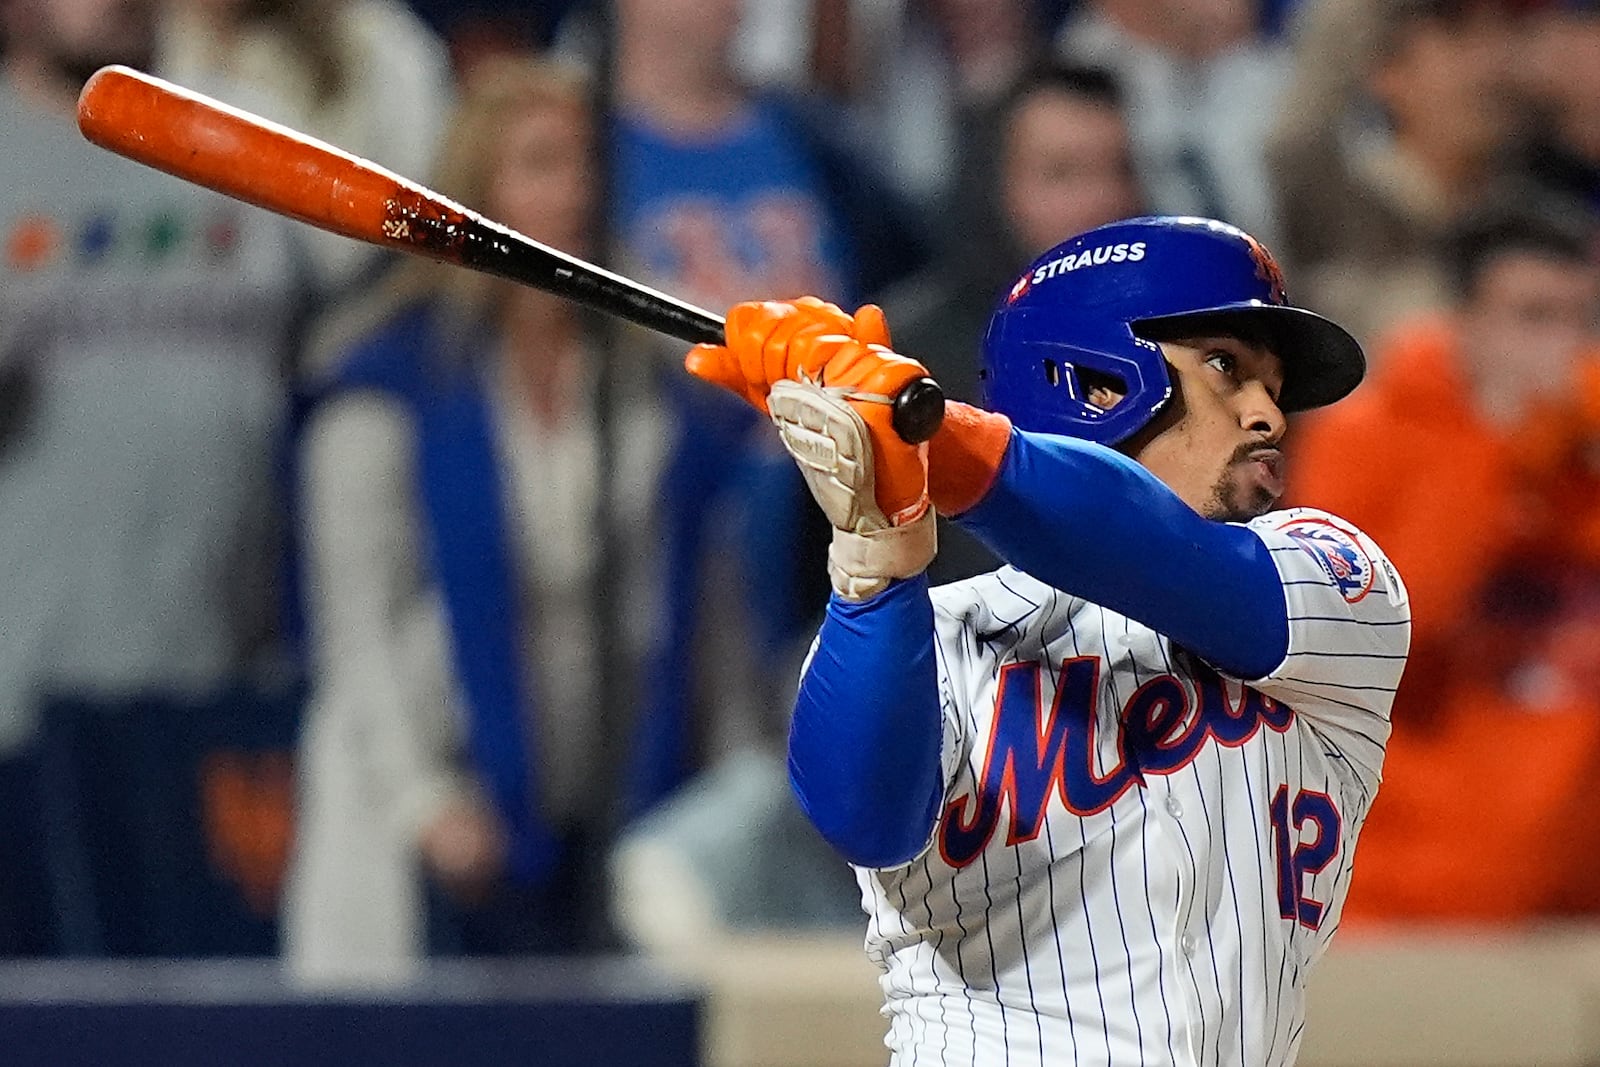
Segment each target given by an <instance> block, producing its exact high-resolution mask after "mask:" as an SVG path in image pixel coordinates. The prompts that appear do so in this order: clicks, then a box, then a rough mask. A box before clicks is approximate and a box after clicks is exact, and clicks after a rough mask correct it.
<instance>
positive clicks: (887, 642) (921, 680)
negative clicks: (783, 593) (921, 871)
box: [789, 575, 942, 867]
mask: <svg viewBox="0 0 1600 1067" xmlns="http://www.w3.org/2000/svg"><path fill="white" fill-rule="evenodd" d="M940 738H941V727H940V711H939V683H938V673H937V668H936V666H935V663H934V653H933V606H932V604H931V603H930V602H929V600H928V579H927V577H926V576H925V575H924V576H920V577H917V578H913V579H910V580H908V581H902V582H896V583H894V584H893V585H891V586H890V587H889V588H888V589H886V590H885V591H884V592H882V593H880V594H878V595H877V596H875V597H872V598H871V599H869V600H865V601H859V602H849V601H845V600H842V599H840V598H839V597H837V596H836V597H834V599H833V600H832V601H831V602H830V603H829V605H828V614H827V618H826V620H825V621H824V622H823V624H822V634H821V637H820V639H819V641H818V645H817V650H816V652H815V654H814V655H813V656H812V658H811V662H810V664H809V665H808V666H807V668H806V673H805V677H804V678H803V679H802V680H801V682H800V693H799V696H798V697H797V699H796V701H795V713H794V721H793V723H792V725H791V727H790V732H789V780H790V782H791V784H792V785H793V787H794V791H795V795H796V797H798V798H799V801H800V806H801V808H802V809H804V811H805V812H806V814H807V816H808V817H810V819H811V821H812V823H813V824H814V825H815V826H816V827H817V829H818V830H819V831H820V832H821V834H822V836H823V837H824V838H825V839H826V840H827V841H828V842H829V843H830V844H831V845H833V846H834V848H836V849H838V850H839V852H840V853H842V854H843V855H844V856H845V858H846V859H848V860H849V861H850V862H851V863H854V864H857V865H859V866H863V867H892V866H895V865H897V864H901V863H905V862H907V861H908V860H911V859H912V858H914V857H915V856H916V855H917V853H919V852H920V851H922V848H923V846H924V845H925V844H926V843H927V840H928V835H929V834H930V833H931V832H932V829H933V824H934V820H935V818H936V817H937V814H938V805H939V798H940V795H941V792H942V790H941V785H942V783H941V781H940V772H939V767H940V762H939V746H940Z"/></svg>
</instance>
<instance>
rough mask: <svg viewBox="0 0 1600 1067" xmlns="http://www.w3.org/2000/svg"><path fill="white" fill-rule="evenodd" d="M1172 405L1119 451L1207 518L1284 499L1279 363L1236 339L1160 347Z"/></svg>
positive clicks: (1244, 513)
mask: <svg viewBox="0 0 1600 1067" xmlns="http://www.w3.org/2000/svg"><path fill="white" fill-rule="evenodd" d="M1161 351H1162V352H1163V353H1164V354H1165V355H1166V357H1167V364H1168V366H1169V367H1170V368H1171V372H1172V386H1173V395H1172V401H1171V403H1169V404H1168V405H1167V407H1166V409H1165V410H1164V411H1163V412H1162V413H1161V415H1160V416H1159V417H1158V418H1157V419H1156V420H1155V421H1154V422H1153V423H1151V424H1150V425H1149V426H1147V427H1145V429H1143V430H1142V431H1140V432H1139V433H1138V434H1137V435H1135V436H1134V437H1133V438H1132V439H1131V440H1130V441H1128V442H1127V443H1126V444H1125V445H1124V446H1123V450H1124V451H1125V452H1127V453H1128V455H1130V456H1132V457H1133V458H1134V459H1136V460H1138V461H1139V463H1140V464H1142V465H1143V466H1144V467H1145V468H1146V469H1147V470H1149V471H1150V473H1152V474H1154V475H1155V476H1156V477H1157V478H1160V479H1161V481H1162V482H1164V483H1165V484H1166V485H1167V487H1168V488H1170V489H1171V490H1172V491H1173V492H1175V493H1177V494H1178V496H1179V497H1181V498H1182V499H1183V501H1184V503H1186V504H1188V505H1189V506H1190V507H1192V508H1194V509H1195V510H1196V511H1198V512H1200V514H1202V515H1204V516H1206V517H1207V518H1211V519H1218V520H1222V521H1227V522H1235V521H1243V520H1245V519H1250V518H1254V517H1255V516H1257V515H1262V514H1265V513H1266V512H1268V511H1271V510H1272V506H1273V504H1274V503H1275V502H1276V501H1277V499H1278V497H1279V496H1281V495H1282V494H1283V454H1282V453H1281V452H1280V451H1279V450H1278V442H1279V441H1280V440H1282V438H1283V432H1284V428H1285V422H1284V417H1283V412H1282V411H1280V410H1279V409H1278V394H1279V393H1280V392H1281V391H1282V389H1283V364H1282V363H1281V361H1280V360H1279V359H1278V357H1277V356H1276V355H1274V354H1273V353H1272V352H1271V351H1270V350H1268V349H1267V348H1265V347H1263V346H1260V345H1256V344H1251V343H1249V342H1246V341H1243V340H1241V339H1239V338H1237V337H1226V336H1219V337H1189V338H1183V339H1181V340H1177V341H1163V342H1161Z"/></svg>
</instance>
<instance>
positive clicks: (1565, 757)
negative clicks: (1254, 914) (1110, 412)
mask: <svg viewBox="0 0 1600 1067" xmlns="http://www.w3.org/2000/svg"><path fill="white" fill-rule="evenodd" d="M1591 240H1592V230H1591V229H1590V228H1589V227H1587V226H1586V225H1584V224H1583V215H1582V212H1581V210H1580V209H1578V208H1576V207H1573V208H1570V209H1569V210H1568V211H1567V212H1565V213H1555V212H1553V211H1552V212H1546V211H1543V210H1542V209H1541V210H1537V211H1536V210H1534V209H1531V208H1518V209H1511V208H1504V209H1495V210H1493V211H1485V212H1484V213H1482V214H1478V215H1474V216H1471V217H1469V219H1468V220H1466V221H1465V222H1464V223H1462V224H1461V225H1460V226H1458V227H1457V228H1456V229H1454V230H1453V231H1452V234H1451V240H1450V243H1449V247H1450V249H1451V252H1450V254H1449V256H1448V259H1447V263H1448V267H1449V271H1450V273H1451V275H1452V276H1453V278H1454V281H1455V291H1456V294H1457V301H1456V303H1455V305H1454V307H1453V309H1452V310H1451V311H1450V312H1449V313H1448V314H1445V315H1439V316H1430V317H1425V318H1421V319H1413V320H1411V321H1409V322H1408V323H1406V324H1405V325H1403V326H1402V327H1401V328H1399V329H1398V330H1397V331H1396V332H1394V333H1393V334H1392V335H1390V336H1389V337H1388V338H1387V339H1386V340H1385V341H1384V342H1383V343H1382V344H1381V346H1380V349H1381V362H1380V364H1379V367H1378V370H1377V372H1376V374H1375V375H1374V376H1373V378H1372V380H1371V381H1370V382H1369V383H1368V384H1367V385H1366V386H1364V387H1363V388H1362V389H1361V391H1359V392H1357V393H1356V395H1355V396H1354V397H1353V398H1352V399H1350V400H1349V401H1347V402H1346V403H1345V404H1342V405H1340V406H1339V408H1338V409H1337V410H1333V411H1330V412H1328V413H1327V414H1325V415H1319V416H1318V417H1317V418H1316V419H1315V420H1311V419H1308V420H1307V421H1306V423H1305V425H1304V426H1303V427H1301V428H1300V429H1298V430H1297V431H1296V433H1295V434H1294V435H1293V436H1292V437H1291V442H1292V447H1293V450H1294V451H1293V460H1294V462H1295V464H1296V468H1295V488H1296V494H1297V497H1298V499H1299V500H1300V501H1302V502H1304V503H1307V504H1312V505H1315V506H1317V507H1325V508H1328V509H1329V510H1331V511H1333V512H1335V513H1336V514H1339V515H1343V516H1345V517H1347V518H1348V519H1349V520H1350V521H1351V522H1354V523H1356V524H1358V525H1360V526H1361V527H1362V528H1363V529H1365V530H1366V531H1368V532H1369V533H1370V534H1371V535H1372V536H1373V538H1374V539H1376V540H1377V541H1378V542H1379V543H1380V544H1381V545H1383V546H1384V548H1385V549H1386V550H1387V551H1388V553H1389V555H1390V557H1391V558H1392V559H1393V560H1394V563H1395V565H1396V566H1397V567H1398V568H1399V570H1400V573H1401V575H1402V577H1403V578H1404V579H1405V581H1406V583H1407V585H1408V587H1409V591H1410V595H1411V598H1412V603H1413V609H1414V620H1415V622H1414V630H1413V640H1412V649H1411V660H1410V663H1409V665H1408V666H1407V669H1406V676H1405V679H1404V681H1403V682H1402V684H1401V689H1400V693H1399V698H1398V700H1397V701H1396V704H1395V715H1394V735H1393V738H1392V739H1391V741H1390V745H1389V753H1388V758H1387V761H1386V764H1385V768H1384V785H1383V792H1382V795H1381V796H1380V797H1379V798H1378V801H1377V804H1376V807H1375V810H1374V812H1373V815H1372V818H1371V821H1370V823H1369V824H1368V826H1367V827H1366V830H1365V832H1364V833H1363V835H1362V842H1363V843H1362V861H1361V863H1360V864H1359V865H1358V866H1357V873H1356V883H1355V891H1354V892H1353V894H1352V895H1351V897H1350V902H1349V904H1348V906H1347V907H1346V910H1345V916H1346V918H1347V919H1350V918H1368V919H1371V918H1386V919H1473V920H1504V919H1513V918H1521V917H1526V916H1532V915H1537V914H1545V913H1549V912H1552V911H1561V910H1572V909H1582V910H1589V911H1596V910H1600V863H1597V860H1596V856H1600V849H1597V848H1596V847H1595V846H1596V843H1597V842H1596V840H1595V838H1594V836H1593V833H1592V831H1591V830H1589V829H1588V828H1587V826H1585V825H1578V824H1580V823H1583V822H1584V820H1576V821H1575V820H1574V819H1573V818H1572V813H1573V812H1574V811H1577V810H1581V809H1582V806H1583V805H1584V804H1586V803H1587V796H1588V793H1589V791H1590V788H1591V784H1590V782H1591V778H1592V769H1593V766H1594V764H1595V762H1596V761H1597V760H1600V695H1597V692H1596V689H1595V681H1596V679H1597V678H1600V464H1597V463H1596V458H1597V456H1600V452H1597V451H1596V446H1597V445H1600V420H1597V419H1595V417H1594V416H1595V403H1596V400H1597V399H1600V395H1597V394H1596V391H1595V390H1596V388H1597V383H1600V375H1597V373H1596V372H1597V371H1600V331H1597V315H1600V268H1597V267H1596V265H1595V263H1594V261H1593V259H1592V258H1591V257H1590V248H1591ZM1586 406H1587V409H1588V410H1587V412H1586V411H1585V408H1586Z"/></svg>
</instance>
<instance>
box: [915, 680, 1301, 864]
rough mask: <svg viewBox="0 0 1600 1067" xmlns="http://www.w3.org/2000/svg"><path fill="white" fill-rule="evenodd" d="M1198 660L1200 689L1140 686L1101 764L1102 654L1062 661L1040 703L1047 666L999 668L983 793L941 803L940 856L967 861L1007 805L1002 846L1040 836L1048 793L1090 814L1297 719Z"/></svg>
mask: <svg viewBox="0 0 1600 1067" xmlns="http://www.w3.org/2000/svg"><path fill="white" fill-rule="evenodd" d="M1191 662H1193V663H1194V670H1193V672H1192V674H1193V683H1194V693H1193V696H1191V695H1190V690H1189V687H1187V686H1185V685H1184V684H1183V682H1182V681H1180V680H1179V679H1178V678H1177V677H1176V676H1174V675H1171V674H1163V675H1159V676H1157V677H1155V678H1152V679H1150V680H1149V681H1147V682H1145V683H1144V684H1143V685H1141V686H1140V687H1139V688H1138V689H1137V690H1136V691H1135V692H1134V693H1133V695H1132V696H1131V697H1129V698H1128V702H1127V705H1126V706H1125V707H1124V708H1123V712H1122V716H1121V722H1122V728H1121V730H1120V732H1119V733H1118V736H1117V762H1116V765H1115V766H1113V767H1111V768H1109V769H1101V768H1099V767H1097V766H1096V762H1097V761H1096V760H1095V753H1096V751H1097V750H1098V748H1099V746H1098V744H1097V743H1096V740H1095V735H1096V730H1097V728H1098V726H1097V724H1098V722H1099V715H1098V713H1097V710H1096V709H1097V706H1098V703H1099V700H1100V659H1099V657H1097V656H1080V657H1078V658H1075V659H1069V660H1067V661H1066V662H1065V663H1063V664H1062V665H1061V672H1060V674H1059V675H1058V676H1057V677H1056V692H1055V699H1054V700H1053V701H1052V702H1051V704H1050V708H1049V712H1048V714H1046V711H1045V707H1044V691H1043V676H1042V673H1041V671H1042V668H1041V667H1040V665H1039V664H1038V663H1012V664H1008V665H1007V666H1005V667H1003V668H1001V671H1000V688H999V690H998V692H997V693H996V694H995V708H994V723H993V726H992V727H991V732H990V735H989V748H988V753H987V755H986V756H985V757H984V763H983V773H982V775H981V776H980V778H979V780H978V783H977V791H976V792H971V793H962V794H960V795H957V796H955V797H953V798H952V799H951V800H950V801H949V803H947V804H946V805H945V809H944V814H943V816H942V818H941V819H940V824H939V854H940V855H941V856H942V857H943V858H944V861H945V862H946V863H948V864H950V865H951V866H952V867H965V866H966V865H967V864H969V863H971V862H972V861H973V860H975V859H977V858H978V856H979V855H980V854H981V853H982V852H983V850H984V849H985V848H986V847H987V846H988V844H989V841H990V839H991V838H992V837H993V835H994V832H995V830H996V828H997V827H998V826H999V824H1000V813H1001V810H1002V809H1005V810H1007V811H1009V812H1010V815H1011V825H1010V826H1009V827H1008V828H1007V830H1006V844H1007V845H1017V844H1021V843H1023V842H1025V841H1031V840H1033V839H1034V838H1035V837H1037V836H1039V832H1040V830H1042V829H1043V827H1044V822H1045V817H1046V815H1047V814H1048V811H1049V807H1050V802H1051V800H1052V799H1055V798H1059V799H1060V801H1061V803H1062V805H1063V806H1065V808H1066V809H1067V810H1068V811H1069V812H1071V813H1072V814H1074V815H1079V816H1084V815H1093V814H1095V813H1097V812H1101V811H1104V810H1105V809H1106V808H1109V807H1110V806H1111V805H1112V804H1113V803H1114V802H1115V801H1116V800H1117V798H1118V797H1120V796H1122V794H1123V793H1125V792H1127V791H1128V790H1129V789H1131V788H1134V787H1135V786H1142V785H1143V784H1144V783H1145V779H1146V777H1147V776H1149V775H1152V774H1171V773H1173V772H1174V771H1176V770H1179V769H1180V768H1182V767H1186V766H1188V765H1189V763H1191V762H1192V761H1193V760H1194V758H1195V756H1197V755H1198V754H1199V753H1200V749H1201V748H1202V747H1203V746H1204V745H1205V744H1206V743H1207V742H1208V741H1212V740H1215V741H1216V743H1217V744H1219V745H1225V746H1228V747H1231V748H1237V747H1239V746H1240V745H1243V744H1244V743H1245V742H1247V741H1249V740H1250V739H1251V738H1252V737H1254V736H1255V735H1256V733H1257V732H1258V731H1259V730H1260V729H1261V727H1262V726H1265V727H1267V728H1268V729H1269V730H1274V731H1277V732H1278V733H1283V732H1284V731H1286V730H1288V729H1289V724H1290V723H1291V722H1293V721H1294V712H1293V711H1292V710H1291V709H1290V708H1289V706H1288V705H1287V704H1281V703H1279V702H1278V701H1276V700H1273V699H1271V698H1270V697H1267V696H1264V695H1262V694H1261V693H1258V692H1256V691H1255V690H1254V689H1251V688H1249V687H1248V686H1245V687H1242V689H1241V691H1240V694H1239V700H1238V702H1237V703H1235V702H1234V701H1233V700H1232V699H1231V698H1230V697H1229V694H1228V686H1227V684H1226V683H1225V682H1224V681H1223V680H1222V677H1221V676H1220V675H1218V674H1217V673H1216V672H1215V671H1213V670H1211V669H1210V668H1209V667H1206V666H1205V665H1204V664H1201V663H1199V662H1197V661H1191Z"/></svg>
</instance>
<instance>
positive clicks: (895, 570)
mask: <svg viewBox="0 0 1600 1067" xmlns="http://www.w3.org/2000/svg"><path fill="white" fill-rule="evenodd" d="M883 399H884V402H887V399H888V398H883ZM767 408H768V410H769V411H770V412H771V413H772V421H773V423H774V425H776V426H777V427H778V435H779V437H780V438H781V439H782V440H783V447H784V448H786V449H788V451H789V454H790V455H791V456H793V457H794V459H795V462H796V463H798V464H799V465H800V473H801V475H803V476H804V477H805V480H806V487H807V488H808V489H810V490H811V495H812V496H813V497H814V498H815V499H816V501H817V504H818V505H819V506H820V507H821V508H822V513H823V514H824V515H826V516H827V517H828V521H829V522H831V523H833V526H834V535H833V545H832V546H831V547H830V548H829V550H828V574H829V576H830V577H831V578H832V580H833V587H834V589H835V590H837V591H838V593H839V595H840V596H842V597H845V598H846V599H849V600H863V599H865V598H867V597H869V596H872V595H873V594H875V593H878V592H881V591H882V590H883V588H884V587H885V586H887V585H888V584H889V582H890V581H891V580H893V579H895V578H910V577H912V576H913V575H916V574H920V573H921V572H922V571H923V570H925V569H926V568H927V566H928V564H929V563H930V562H931V561H932V560H933V555H934V551H935V549H936V544H935V535H934V530H935V525H934V518H933V509H932V508H929V509H927V511H926V512H924V514H923V515H922V516H921V517H920V518H918V519H917V520H915V521H914V522H909V523H907V524H905V525H904V526H895V525H893V524H892V523H891V522H890V521H889V520H888V518H887V517H886V516H885V515H884V513H883V509H882V508H880V507H879V506H878V501H877V497H876V495H875V493H874V485H873V481H874V479H873V467H872V435H871V432H870V431H869V430H868V429H867V424H866V422H865V420H863V419H862V418H861V416H860V415H859V414H858V413H857V412H856V410H855V408H853V407H852V406H851V404H850V402H849V400H847V399H846V395H845V393H844V392H843V391H842V390H837V389H825V388H823V387H821V386H818V385H813V384H812V383H810V382H794V381H788V380H784V381H780V382H777V383H776V384H774V385H773V387H772V391H771V393H769V394H768V396H767Z"/></svg>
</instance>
